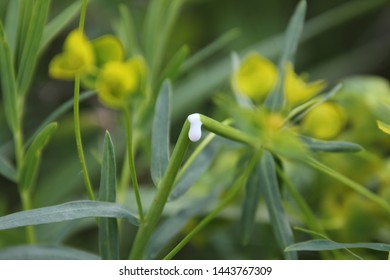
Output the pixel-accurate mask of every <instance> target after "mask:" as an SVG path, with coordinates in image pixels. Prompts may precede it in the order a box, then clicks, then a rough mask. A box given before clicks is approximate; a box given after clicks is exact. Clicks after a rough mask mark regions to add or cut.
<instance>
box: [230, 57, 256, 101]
mask: <svg viewBox="0 0 390 280" xmlns="http://www.w3.org/2000/svg"><path fill="white" fill-rule="evenodd" d="M230 58H231V61H232V68H233V69H232V70H233V73H236V72H237V71H238V69H239V68H240V57H239V56H238V54H237V53H236V52H233V53H232V54H231V55H230ZM232 87H233V93H234V97H235V98H236V102H237V104H238V105H239V106H240V107H241V108H254V107H255V106H254V104H253V103H252V101H251V100H250V99H249V98H248V97H246V96H245V95H243V94H242V93H241V92H239V90H238V88H237V85H236V83H235V80H234V79H232Z"/></svg>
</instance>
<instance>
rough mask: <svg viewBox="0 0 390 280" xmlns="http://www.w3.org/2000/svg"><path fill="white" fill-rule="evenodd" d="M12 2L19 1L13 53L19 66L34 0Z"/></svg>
mask: <svg viewBox="0 0 390 280" xmlns="http://www.w3.org/2000/svg"><path fill="white" fill-rule="evenodd" d="M12 2H19V12H18V24H17V32H16V36H17V38H16V50H15V54H14V55H15V62H16V65H18V66H19V65H20V63H21V60H22V54H23V51H24V49H25V47H26V39H27V36H28V29H29V27H30V25H31V16H32V13H33V5H34V1H31V0H18V1H12Z"/></svg>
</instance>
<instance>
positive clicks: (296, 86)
mask: <svg viewBox="0 0 390 280" xmlns="http://www.w3.org/2000/svg"><path fill="white" fill-rule="evenodd" d="M325 85H326V84H325V82H324V81H322V80H320V81H315V82H312V83H306V82H305V80H304V79H303V78H302V77H300V76H298V75H297V74H296V73H295V72H294V68H293V66H292V64H291V63H288V64H286V66H285V80H284V94H285V97H286V99H287V103H288V104H290V105H292V106H296V105H299V104H302V103H304V102H306V101H308V100H309V99H310V98H312V97H313V96H315V95H316V94H317V93H319V92H320V91H321V90H323V89H324V87H325Z"/></svg>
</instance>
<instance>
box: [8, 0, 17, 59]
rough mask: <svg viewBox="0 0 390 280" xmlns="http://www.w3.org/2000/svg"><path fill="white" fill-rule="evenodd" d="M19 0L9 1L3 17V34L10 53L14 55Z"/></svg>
mask: <svg viewBox="0 0 390 280" xmlns="http://www.w3.org/2000/svg"><path fill="white" fill-rule="evenodd" d="M19 3H20V1H9V3H8V8H7V13H6V17H5V34H6V36H7V38H8V45H9V48H10V50H11V53H12V54H14V55H15V48H16V35H17V34H18V31H17V27H18V10H19Z"/></svg>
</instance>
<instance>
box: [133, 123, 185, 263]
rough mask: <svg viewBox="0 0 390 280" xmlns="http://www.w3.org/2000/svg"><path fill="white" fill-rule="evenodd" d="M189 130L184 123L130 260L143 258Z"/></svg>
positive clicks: (138, 234)
mask: <svg viewBox="0 0 390 280" xmlns="http://www.w3.org/2000/svg"><path fill="white" fill-rule="evenodd" d="M189 129H190V125H189V123H188V121H186V122H185V123H184V125H183V128H182V130H181V133H180V135H179V139H178V140H177V143H176V146H175V148H174V150H173V153H172V156H171V159H170V160H169V163H168V167H167V170H166V172H165V174H164V177H163V178H162V180H161V181H160V184H159V187H158V191H157V194H156V198H155V200H154V202H153V204H152V205H151V207H150V209H149V211H148V213H147V215H146V217H145V220H144V222H143V223H141V226H140V228H139V230H138V232H137V236H136V238H135V241H134V246H133V248H132V250H131V253H130V259H142V258H143V257H144V252H145V249H146V246H147V244H148V242H149V240H150V237H151V236H152V233H153V230H154V229H155V227H156V225H157V223H158V221H159V220H160V217H161V215H162V212H163V210H164V206H165V204H166V202H167V199H168V196H169V194H170V193H171V190H172V187H173V183H174V181H175V178H176V176H177V173H178V172H179V168H180V166H181V163H182V161H183V158H184V155H185V153H186V151H187V148H188V145H189V139H188V132H189Z"/></svg>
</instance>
